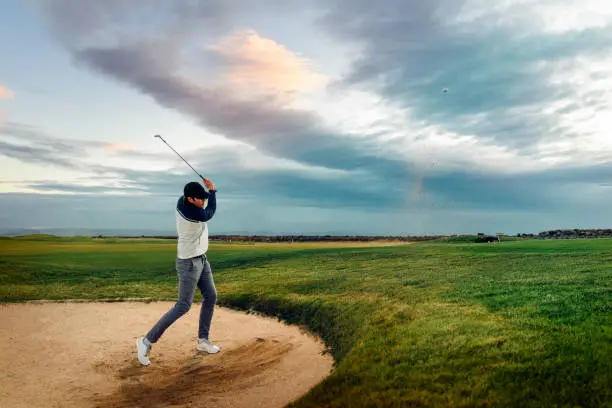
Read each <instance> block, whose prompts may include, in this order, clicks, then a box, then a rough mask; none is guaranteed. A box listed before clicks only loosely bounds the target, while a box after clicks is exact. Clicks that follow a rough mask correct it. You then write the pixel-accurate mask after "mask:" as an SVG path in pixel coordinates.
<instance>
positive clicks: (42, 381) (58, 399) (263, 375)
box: [0, 302, 333, 408]
mask: <svg viewBox="0 0 612 408" xmlns="http://www.w3.org/2000/svg"><path fill="white" fill-rule="evenodd" d="M172 305H173V303H172V302H152V303H138V302H130V303H27V304H3V305H1V306H0V350H2V358H1V359H0V384H1V387H0V388H1V389H0V406H2V407H7V408H9V407H10V408H19V407H49V408H52V407H80V408H86V407H99V408H111V407H113V408H114V407H196V406H210V407H282V406H284V405H286V404H287V403H289V402H291V401H293V400H295V399H296V398H299V397H300V396H301V395H303V394H305V393H306V392H307V391H308V390H309V389H310V388H312V387H313V386H315V385H316V384H317V383H319V382H320V381H322V380H323V379H324V378H325V377H326V376H327V375H329V374H330V373H331V369H332V365H333V360H332V358H331V356H329V355H328V354H326V353H325V351H324V345H323V344H322V343H321V342H320V341H318V340H317V339H316V338H314V337H312V336H310V335H308V334H306V333H304V332H303V331H301V330H300V329H299V328H297V327H295V326H289V325H286V324H284V323H281V322H278V321H277V320H276V319H272V318H265V317H260V316H255V315H247V314H246V313H243V312H237V311H232V310H228V309H225V308H220V307H217V308H216V310H215V315H214V316H213V323H212V328H211V339H212V340H213V341H214V342H215V343H216V344H218V345H220V346H221V347H222V350H221V352H219V353H217V354H212V355H209V354H206V353H201V352H198V351H197V350H196V349H195V345H196V339H197V324H198V313H199V307H200V305H199V304H194V305H193V307H192V309H191V310H190V311H189V312H188V313H187V314H186V315H185V316H183V317H182V318H181V319H179V320H178V321H177V322H176V323H175V324H174V325H173V326H171V327H170V328H169V329H168V330H167V331H166V333H165V334H164V336H163V337H162V338H161V340H160V341H159V342H158V343H157V344H155V345H154V346H153V350H152V353H151V357H150V358H151V366H148V367H144V366H141V365H140V363H139V362H138V360H137V359H136V348H135V340H136V337H137V336H139V335H142V334H143V333H146V331H147V330H148V329H149V328H150V326H151V325H153V324H154V323H155V322H156V321H157V319H158V318H159V317H160V316H161V315H162V314H163V313H165V312H166V311H167V310H168V309H169V308H170V307H171V306H172Z"/></svg>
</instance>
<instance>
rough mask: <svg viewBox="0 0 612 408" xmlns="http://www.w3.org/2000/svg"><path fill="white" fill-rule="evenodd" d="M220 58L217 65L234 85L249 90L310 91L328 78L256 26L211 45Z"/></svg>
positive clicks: (266, 91) (210, 49)
mask: <svg viewBox="0 0 612 408" xmlns="http://www.w3.org/2000/svg"><path fill="white" fill-rule="evenodd" d="M207 50H208V51H209V52H212V53H213V54H214V55H215V56H216V57H217V58H215V59H216V61H215V62H216V64H215V65H216V69H217V70H219V71H222V72H223V76H222V77H223V79H224V80H225V81H226V82H227V83H228V84H229V85H230V86H231V87H232V88H234V89H240V90H244V91H246V92H247V93H256V94H260V95H262V94H263V95H265V94H269V93H272V94H280V95H285V94H288V93H289V94H292V93H295V92H309V91H312V90H314V89H317V88H319V87H321V86H323V85H325V83H326V82H327V78H326V77H325V76H324V75H322V74H319V73H317V72H316V71H315V68H314V66H313V63H312V62H311V61H310V60H308V59H307V58H304V57H300V56H298V55H296V54H295V53H294V52H292V51H291V50H289V49H287V48H286V47H285V46H283V45H281V44H279V43H277V42H276V41H274V40H272V39H269V38H264V37H262V36H261V35H259V33H257V32H255V31H254V30H240V31H238V32H236V33H234V34H232V35H228V36H225V37H223V38H221V39H220V40H219V41H218V43H217V44H214V45H212V46H209V47H207Z"/></svg>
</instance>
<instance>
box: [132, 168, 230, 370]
mask: <svg viewBox="0 0 612 408" xmlns="http://www.w3.org/2000/svg"><path fill="white" fill-rule="evenodd" d="M203 181H204V185H205V186H206V188H207V189H208V191H206V190H205V189H204V187H203V186H202V184H200V183H198V182H195V181H193V182H190V183H187V184H186V185H185V187H184V189H183V195H182V196H181V197H180V198H179V199H178V202H177V203H176V211H175V212H176V230H177V235H178V243H177V256H176V272H177V277H178V301H177V302H176V304H175V305H174V306H173V307H172V309H170V310H169V311H168V312H167V313H166V314H164V315H163V316H162V317H161V319H159V321H158V322H157V323H156V324H155V326H153V328H151V330H150V331H149V332H148V333H147V334H146V335H145V336H142V337H139V338H138V339H137V340H136V348H137V352H138V360H139V361H140V363H141V364H143V365H149V364H151V362H150V361H149V354H150V351H151V348H152V345H153V344H154V343H156V342H157V341H158V340H159V338H160V337H161V336H162V334H163V333H164V331H166V329H167V328H168V327H170V325H171V324H173V323H174V322H175V321H176V320H177V319H178V318H179V317H181V316H183V315H184V314H185V313H187V312H188V311H189V309H190V308H191V304H192V302H193V296H194V294H195V289H196V286H197V288H198V289H199V290H200V292H201V293H202V297H203V302H202V308H201V310H200V323H199V325H200V326H199V329H198V344H197V349H198V350H199V351H204V352H207V353H217V352H218V351H219V350H220V348H219V347H218V346H216V345H214V344H212V343H211V342H210V341H209V340H208V334H209V330H210V324H211V321H212V316H213V310H214V307H215V303H216V301H217V290H216V288H215V283H214V281H213V275H212V270H211V268H210V264H209V263H208V259H207V258H206V251H207V250H208V224H207V223H208V221H209V220H210V219H211V218H212V217H213V215H215V210H216V209H217V197H216V193H217V190H216V188H215V185H214V184H213V182H212V181H210V180H209V179H207V178H204V179H203ZM206 201H208V205H206ZM204 207H206V208H204Z"/></svg>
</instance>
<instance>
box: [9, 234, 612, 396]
mask: <svg viewBox="0 0 612 408" xmlns="http://www.w3.org/2000/svg"><path fill="white" fill-rule="evenodd" d="M175 251H176V247H175V243H174V242H173V241H172V240H146V239H145V240H142V239H141V240H123V239H118V240H95V239H86V238H80V239H62V238H49V237H46V238H44V239H43V238H40V237H38V238H37V239H24V238H20V239H1V240H0V296H1V297H2V300H3V301H22V300H29V299H71V298H78V299H115V300H118V299H124V298H159V299H174V297H175V296H176V275H175V272H174V269H173V267H174V255H175ZM209 258H210V261H211V264H212V266H213V271H214V273H215V282H216V284H217V289H218V291H219V303H220V304H222V305H226V306H232V307H235V308H240V309H245V310H248V309H251V310H256V311H259V312H263V313H267V314H271V315H274V316H278V318H279V319H283V320H286V321H288V322H291V323H296V324H301V325H304V326H307V327H308V328H310V329H311V330H312V331H314V332H316V333H317V334H319V335H320V336H322V337H323V339H324V340H325V341H326V342H327V344H328V346H329V348H330V352H331V353H333V355H334V357H335V358H336V361H337V367H336V370H335V372H334V373H333V374H332V375H331V376H330V377H329V378H327V379H326V380H325V381H324V382H322V383H321V384H320V385H319V386H317V387H316V388H314V389H313V390H312V391H311V392H310V393H309V394H307V395H306V396H304V397H303V398H302V399H300V400H299V401H297V402H296V403H295V404H293V406H295V407H314V406H317V407H319V406H323V407H340V406H351V407H395V406H397V407H400V406H403V407H405V406H414V407H418V406H421V407H609V406H612V391H611V390H612V389H611V388H610V387H609V384H610V383H611V382H612V358H611V357H612V318H611V314H610V310H611V308H612V283H611V282H610V275H611V273H610V270H611V268H612V241H610V240H605V239H600V240H597V239H594V240H567V241H565V240H564V241H562V240H549V241H539V240H514V241H506V242H502V243H501V244H493V245H489V244H472V243H469V242H465V240H463V241H461V240H459V241H458V242H457V241H446V242H444V241H438V242H423V243H414V244H411V245H399V246H387V247H364V246H355V245H348V246H344V247H343V246H342V245H327V244H323V245H321V246H317V245H313V244H305V245H302V244H257V245H228V244H213V245H211V248H210V251H209ZM196 296H197V298H196V300H198V301H199V300H200V298H199V295H196Z"/></svg>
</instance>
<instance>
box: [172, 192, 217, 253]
mask: <svg viewBox="0 0 612 408" xmlns="http://www.w3.org/2000/svg"><path fill="white" fill-rule="evenodd" d="M216 210H217V197H216V192H215V191H210V196H209V197H208V203H207V205H206V207H205V208H198V207H196V206H195V205H193V204H191V203H190V202H189V201H187V199H185V198H184V197H183V196H181V197H180V198H179V199H178V201H177V203H176V233H177V241H178V242H177V251H176V252H177V253H176V256H177V257H178V258H180V259H187V258H193V257H195V256H200V255H204V254H206V251H208V221H209V220H210V219H211V218H212V217H213V215H215V211H216Z"/></svg>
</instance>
